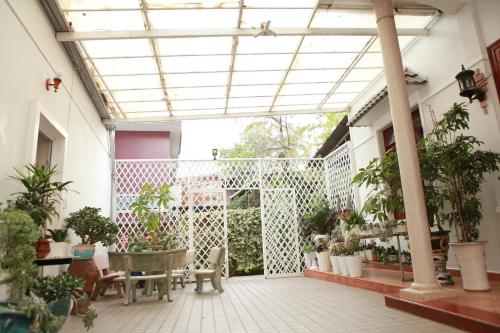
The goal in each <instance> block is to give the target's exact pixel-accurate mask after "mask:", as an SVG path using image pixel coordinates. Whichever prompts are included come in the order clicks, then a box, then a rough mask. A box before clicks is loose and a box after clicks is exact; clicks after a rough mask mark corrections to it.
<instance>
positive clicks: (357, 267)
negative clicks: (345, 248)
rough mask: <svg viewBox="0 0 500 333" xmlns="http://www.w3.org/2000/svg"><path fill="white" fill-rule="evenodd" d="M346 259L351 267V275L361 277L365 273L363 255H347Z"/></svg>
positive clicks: (349, 267)
mask: <svg viewBox="0 0 500 333" xmlns="http://www.w3.org/2000/svg"><path fill="white" fill-rule="evenodd" d="M345 260H346V262H347V267H348V269H349V276H350V277H360V276H361V275H362V273H363V271H362V269H361V263H362V261H361V256H347V257H346V259H345Z"/></svg>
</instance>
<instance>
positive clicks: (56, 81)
mask: <svg viewBox="0 0 500 333" xmlns="http://www.w3.org/2000/svg"><path fill="white" fill-rule="evenodd" d="M61 77H62V75H61V74H60V73H56V76H54V78H53V79H52V82H51V80H50V79H47V80H45V89H47V91H48V90H50V87H51V86H52V87H54V92H57V90H59V86H60V85H61V82H62V78H61Z"/></svg>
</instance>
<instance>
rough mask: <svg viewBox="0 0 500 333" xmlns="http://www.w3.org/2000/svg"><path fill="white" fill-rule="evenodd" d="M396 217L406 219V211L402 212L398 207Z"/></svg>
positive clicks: (395, 212)
mask: <svg viewBox="0 0 500 333" xmlns="http://www.w3.org/2000/svg"><path fill="white" fill-rule="evenodd" d="M394 218H395V219H396V220H404V219H406V214H405V213H404V212H401V211H399V210H397V209H396V210H395V211H394Z"/></svg>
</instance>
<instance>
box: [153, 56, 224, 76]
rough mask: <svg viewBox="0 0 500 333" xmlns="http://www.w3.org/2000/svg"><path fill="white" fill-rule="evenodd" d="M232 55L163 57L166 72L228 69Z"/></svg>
mask: <svg viewBox="0 0 500 333" xmlns="http://www.w3.org/2000/svg"><path fill="white" fill-rule="evenodd" d="M230 64H231V56H229V55H225V56H224V55H222V56H219V55H215V56H182V57H168V58H161V65H162V71H163V72H164V73H174V74H175V73H192V72H213V71H228V70H229V66H230Z"/></svg>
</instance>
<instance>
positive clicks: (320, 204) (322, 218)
mask: <svg viewBox="0 0 500 333" xmlns="http://www.w3.org/2000/svg"><path fill="white" fill-rule="evenodd" d="M302 219H303V223H305V232H306V233H307V234H308V235H311V234H313V233H314V234H316V235H330V233H331V232H332V230H333V228H334V227H335V224H336V223H337V221H338V219H337V212H336V211H335V210H333V209H331V208H330V205H329V204H328V201H327V200H326V199H325V198H324V197H321V198H316V199H315V200H314V201H313V202H312V206H311V210H310V211H309V212H306V213H305V214H304V216H303V217H302Z"/></svg>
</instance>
